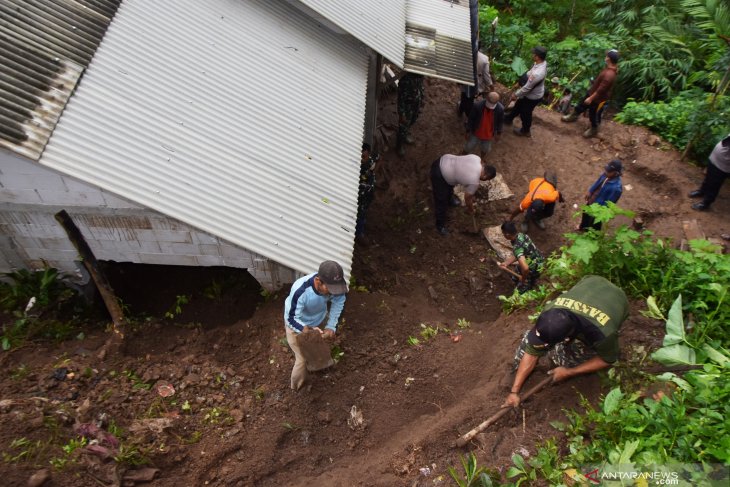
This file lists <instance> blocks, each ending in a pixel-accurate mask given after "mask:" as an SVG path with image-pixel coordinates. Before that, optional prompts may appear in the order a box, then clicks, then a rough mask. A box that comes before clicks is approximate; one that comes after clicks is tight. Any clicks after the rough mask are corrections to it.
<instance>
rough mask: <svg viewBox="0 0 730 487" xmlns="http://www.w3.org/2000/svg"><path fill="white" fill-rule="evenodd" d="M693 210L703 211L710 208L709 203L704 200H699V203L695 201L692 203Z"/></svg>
mask: <svg viewBox="0 0 730 487" xmlns="http://www.w3.org/2000/svg"><path fill="white" fill-rule="evenodd" d="M692 209H693V210H697V211H705V210H709V209H710V205H708V204H706V203H705V202H704V201H700V202H699V203H695V204H694V205H692Z"/></svg>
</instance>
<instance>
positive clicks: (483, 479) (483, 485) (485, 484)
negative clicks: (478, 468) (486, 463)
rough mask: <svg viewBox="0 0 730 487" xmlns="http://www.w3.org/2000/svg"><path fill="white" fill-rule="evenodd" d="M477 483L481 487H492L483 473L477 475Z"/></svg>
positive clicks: (487, 476)
mask: <svg viewBox="0 0 730 487" xmlns="http://www.w3.org/2000/svg"><path fill="white" fill-rule="evenodd" d="M479 482H480V483H481V487H492V486H493V485H494V484H493V483H492V479H491V478H490V477H489V475H487V474H485V473H482V474H480V475H479Z"/></svg>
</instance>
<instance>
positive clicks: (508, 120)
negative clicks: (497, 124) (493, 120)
mask: <svg viewBox="0 0 730 487" xmlns="http://www.w3.org/2000/svg"><path fill="white" fill-rule="evenodd" d="M512 120H513V119H511V118H505V119H504V120H503V121H502V123H504V124H505V125H512Z"/></svg>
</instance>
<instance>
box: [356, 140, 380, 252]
mask: <svg viewBox="0 0 730 487" xmlns="http://www.w3.org/2000/svg"><path fill="white" fill-rule="evenodd" d="M375 161H376V158H374V157H372V156H371V155H370V144H363V145H362V155H361V159H360V187H359V189H358V193H357V223H355V238H356V239H357V240H359V241H360V242H361V243H365V242H364V236H365V219H366V216H367V211H368V208H369V207H370V203H372V202H373V199H374V198H375Z"/></svg>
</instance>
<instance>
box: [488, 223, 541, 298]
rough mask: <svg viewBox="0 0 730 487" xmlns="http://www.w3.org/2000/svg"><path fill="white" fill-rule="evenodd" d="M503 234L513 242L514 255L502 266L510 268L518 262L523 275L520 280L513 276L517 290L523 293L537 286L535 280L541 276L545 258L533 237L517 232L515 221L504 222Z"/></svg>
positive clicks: (519, 271) (501, 265) (518, 267)
mask: <svg viewBox="0 0 730 487" xmlns="http://www.w3.org/2000/svg"><path fill="white" fill-rule="evenodd" d="M501 228H502V235H504V238H506V239H507V240H509V241H510V243H511V244H512V255H511V256H510V257H509V258H507V259H506V260H505V261H504V262H502V263H501V264H499V265H500V267H504V268H505V269H507V268H509V266H511V265H512V264H516V266H517V271H518V273H519V274H520V275H521V276H522V277H521V278H520V279H519V280H518V279H517V278H516V277H513V278H512V280H513V281H515V283H516V284H517V287H516V289H517V291H518V292H519V293H520V294H522V293H524V292H526V291H529V290H530V289H532V288H534V287H535V282H537V279H538V278H539V277H540V273H541V272H542V267H543V265H544V264H545V258H544V257H543V256H542V253H540V251H539V250H538V249H537V247H535V244H534V243H532V239H530V237H529V236H527V235H525V234H524V233H517V227H516V226H515V224H514V223H513V222H504V223H502V227H501Z"/></svg>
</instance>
